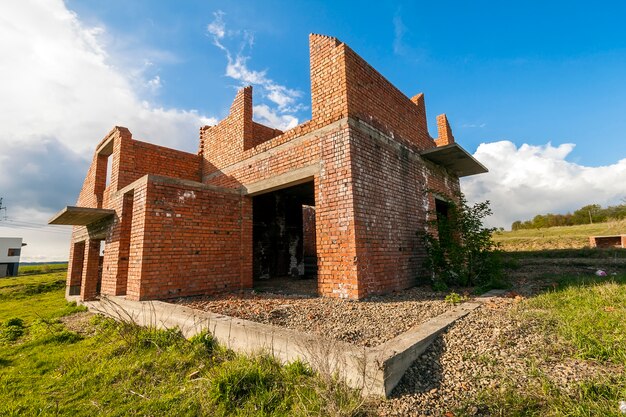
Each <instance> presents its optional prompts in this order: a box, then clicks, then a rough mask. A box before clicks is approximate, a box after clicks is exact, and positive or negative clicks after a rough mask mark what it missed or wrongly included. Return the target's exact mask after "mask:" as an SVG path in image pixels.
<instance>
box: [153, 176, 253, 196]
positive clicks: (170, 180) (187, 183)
mask: <svg viewBox="0 0 626 417" xmlns="http://www.w3.org/2000/svg"><path fill="white" fill-rule="evenodd" d="M148 182H153V183H161V184H172V185H178V186H180V187H193V188H200V189H203V190H210V191H216V192H220V193H226V194H237V195H240V194H241V192H240V191H239V190H238V189H235V188H226V187H219V186H217V185H209V184H204V183H202V182H198V181H193V180H185V179H181V178H174V177H166V176H163V175H154V174H148Z"/></svg>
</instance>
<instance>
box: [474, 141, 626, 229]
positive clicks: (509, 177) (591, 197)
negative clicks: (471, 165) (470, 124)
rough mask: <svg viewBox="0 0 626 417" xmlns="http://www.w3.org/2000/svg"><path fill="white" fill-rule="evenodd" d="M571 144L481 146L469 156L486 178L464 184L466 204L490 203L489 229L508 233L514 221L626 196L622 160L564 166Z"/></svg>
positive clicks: (492, 144)
mask: <svg viewBox="0 0 626 417" xmlns="http://www.w3.org/2000/svg"><path fill="white" fill-rule="evenodd" d="M574 146H575V145H574V144H572V143H565V144H561V145H559V146H553V145H552V144H551V143H548V144H546V145H542V146H535V145H528V144H524V145H522V146H520V147H519V148H517V147H516V146H515V144H514V143H512V142H510V141H500V142H493V143H483V144H481V145H480V146H479V147H478V149H477V150H476V153H475V154H474V156H475V157H476V159H478V160H479V161H480V162H482V163H483V164H484V165H485V166H486V167H487V168H488V169H489V173H487V174H482V175H476V176H471V177H467V178H465V179H463V181H462V189H463V191H464V193H465V194H466V195H467V197H468V200H470V201H484V200H490V201H491V204H492V209H493V212H494V214H493V216H492V217H491V218H490V219H489V222H488V223H489V224H490V225H491V226H498V227H500V226H502V227H505V228H510V226H511V223H512V222H513V221H515V220H528V219H531V218H532V217H534V216H535V215H537V214H545V213H567V212H568V211H570V212H571V211H573V210H576V209H578V208H580V207H582V206H584V205H586V204H591V203H598V204H601V205H608V204H616V203H619V201H620V199H621V198H623V197H624V196H625V195H626V188H625V187H624V178H626V159H622V160H620V161H618V162H617V163H615V164H612V165H606V166H599V167H587V166H582V165H578V164H575V163H573V162H569V161H567V160H566V158H567V156H568V155H569V154H570V153H571V152H572V150H573V149H574Z"/></svg>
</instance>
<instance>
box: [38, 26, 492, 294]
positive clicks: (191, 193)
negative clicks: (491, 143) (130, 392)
mask: <svg viewBox="0 0 626 417" xmlns="http://www.w3.org/2000/svg"><path fill="white" fill-rule="evenodd" d="M310 59H311V109H312V117H311V120H309V121H306V122H304V123H302V124H300V125H298V126H296V127H295V128H293V129H290V130H288V131H286V132H282V131H280V130H276V129H272V128H270V127H267V126H263V125H261V124H259V123H257V122H255V121H253V114H252V88H251V87H246V88H243V89H241V90H240V91H239V92H238V93H237V95H236V97H235V100H234V102H233V104H232V106H231V108H230V114H229V115H228V117H226V118H225V119H224V120H222V121H221V122H219V123H218V124H217V125H216V126H204V127H202V128H201V129H200V147H199V151H198V154H191V153H186V152H181V151H177V150H172V149H169V148H165V147H162V146H157V145H153V144H150V143H145V142H140V141H138V140H135V139H133V138H132V135H131V133H130V131H129V130H128V129H126V128H124V127H115V128H114V129H113V130H112V131H111V132H110V133H109V134H108V135H107V136H106V137H105V138H104V139H103V140H102V141H101V142H100V144H99V145H98V146H97V148H96V152H95V154H94V157H93V162H92V164H91V167H90V168H89V171H88V173H87V177H86V179H85V182H84V184H83V188H82V191H81V192H80V195H79V197H78V201H77V203H76V206H68V207H66V208H65V209H64V210H62V211H61V212H59V213H58V214H57V215H56V216H55V217H54V218H53V219H51V220H50V223H53V224H71V225H74V226H75V227H74V230H73V234H72V244H71V248H70V259H69V270H68V279H67V287H68V292H67V294H68V296H71V295H80V298H81V299H83V300H90V299H94V298H96V297H97V296H98V295H99V294H100V293H102V294H109V295H125V296H126V297H127V298H129V299H133V300H147V299H165V298H173V297H180V296H191V295H199V294H215V293H219V292H224V291H233V290H238V289H243V288H251V287H252V286H253V284H254V282H255V281H256V280H258V279H265V278H269V279H272V278H273V277H278V276H293V277H294V278H295V279H297V278H298V277H302V276H303V275H312V276H314V277H315V278H316V279H317V289H318V293H319V294H320V295H322V296H329V297H342V298H351V299H361V298H364V297H367V296H369V295H372V294H379V293H385V292H390V291H394V290H401V289H404V288H407V287H410V286H413V285H415V283H416V280H417V278H418V275H419V274H420V271H421V268H422V263H423V259H424V255H425V251H424V248H423V244H422V241H421V239H420V237H419V236H418V232H420V231H424V230H425V228H426V221H427V217H428V216H429V213H431V214H430V215H432V213H433V212H434V211H435V210H439V212H442V213H443V212H445V204H446V203H445V202H446V200H447V199H449V198H451V196H453V195H454V194H455V193H456V192H458V191H459V177H462V176H466V175H473V174H478V173H482V172H486V169H485V168H484V167H483V166H482V165H481V164H480V163H478V162H477V161H476V160H475V159H474V158H473V157H472V156H471V155H469V154H468V153H467V152H466V151H464V150H463V149H462V148H461V147H460V146H459V145H458V144H456V143H455V142H454V137H453V135H452V132H451V130H450V126H449V124H448V121H447V119H446V116H445V115H441V116H438V117H437V128H438V138H436V139H433V138H431V136H430V135H429V133H428V130H427V124H426V110H425V105H424V96H423V95H422V94H418V95H416V96H415V97H413V98H410V99H409V98H408V97H406V96H405V95H404V94H403V93H402V92H400V91H399V90H398V89H397V88H395V87H394V86H393V85H392V84H391V83H389V82H388V81H387V80H386V79H385V78H384V77H383V76H382V75H380V74H379V73H378V72H377V71H376V70H374V68H372V67H371V66H370V65H369V64H368V63H367V62H365V61H364V60H363V59H362V58H361V57H359V56H358V55H357V54H356V53H355V52H354V51H352V50H351V49H350V48H349V47H348V46H347V45H345V44H344V43H341V42H340V41H339V40H337V39H335V38H332V37H328V36H321V35H310ZM109 160H110V161H109ZM107 165H109V166H110V168H109V171H110V172H107ZM103 242H104V243H103ZM101 246H103V247H104V255H103V256H102V257H101V256H100V252H101Z"/></svg>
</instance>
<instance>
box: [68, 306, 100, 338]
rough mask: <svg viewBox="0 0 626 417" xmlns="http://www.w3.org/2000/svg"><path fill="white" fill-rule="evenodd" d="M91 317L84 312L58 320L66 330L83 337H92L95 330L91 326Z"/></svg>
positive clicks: (88, 313)
mask: <svg viewBox="0 0 626 417" xmlns="http://www.w3.org/2000/svg"><path fill="white" fill-rule="evenodd" d="M93 315H94V314H93V313H90V312H88V311H84V312H80V313H74V314H70V315H69V316H64V317H61V318H60V319H59V320H60V321H61V323H63V324H64V325H65V327H67V329H68V330H71V331H73V332H76V333H78V334H80V335H83V336H93V335H94V334H95V332H96V328H95V327H94V326H93V325H92V324H91V318H92V317H93Z"/></svg>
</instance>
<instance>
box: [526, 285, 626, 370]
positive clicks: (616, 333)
mask: <svg viewBox="0 0 626 417" xmlns="http://www.w3.org/2000/svg"><path fill="white" fill-rule="evenodd" d="M557 282H558V284H559V285H558V286H557V288H556V289H555V290H554V291H551V292H547V293H544V294H540V295H538V296H536V297H534V298H532V299H530V300H529V301H528V302H527V308H528V312H527V314H530V315H531V316H533V317H536V318H539V319H541V320H543V321H545V322H548V323H550V324H551V327H552V328H554V329H555V330H556V331H557V332H558V334H559V335H560V336H561V337H562V338H563V339H565V340H567V341H568V342H569V343H571V344H572V345H573V346H574V347H575V349H576V356H577V357H579V358H581V359H595V360H600V361H612V362H615V363H620V364H622V365H624V366H626V275H624V274H622V275H616V276H614V277H584V278H583V277H574V276H565V277H561V278H560V279H559V280H558V281H557Z"/></svg>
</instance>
